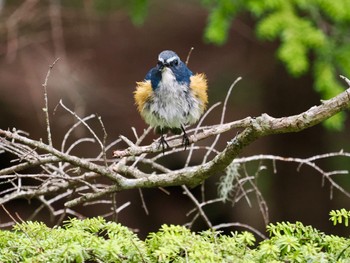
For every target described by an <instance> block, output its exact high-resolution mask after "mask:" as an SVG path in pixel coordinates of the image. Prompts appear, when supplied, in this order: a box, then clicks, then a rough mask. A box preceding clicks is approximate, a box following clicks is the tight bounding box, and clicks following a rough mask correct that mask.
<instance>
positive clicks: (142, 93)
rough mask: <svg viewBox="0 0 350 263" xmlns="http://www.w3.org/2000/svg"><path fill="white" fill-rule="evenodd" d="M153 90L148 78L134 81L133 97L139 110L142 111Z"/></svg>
mask: <svg viewBox="0 0 350 263" xmlns="http://www.w3.org/2000/svg"><path fill="white" fill-rule="evenodd" d="M152 93H153V90H152V85H151V81H150V80H144V81H140V82H136V90H135V91H134V99H135V103H136V105H137V109H138V111H139V112H142V110H143V107H144V105H145V103H146V101H148V100H149V98H150V97H151V96H152Z"/></svg>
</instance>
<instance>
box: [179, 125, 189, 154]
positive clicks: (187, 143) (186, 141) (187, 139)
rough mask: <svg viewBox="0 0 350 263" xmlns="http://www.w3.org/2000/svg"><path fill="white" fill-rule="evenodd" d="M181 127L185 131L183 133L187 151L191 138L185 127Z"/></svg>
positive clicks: (183, 142) (183, 141) (183, 143)
mask: <svg viewBox="0 0 350 263" xmlns="http://www.w3.org/2000/svg"><path fill="white" fill-rule="evenodd" d="M181 129H182V132H183V135H182V145H183V146H185V151H186V149H187V146H189V145H190V140H189V138H188V135H187V133H186V131H185V128H184V127H183V126H181Z"/></svg>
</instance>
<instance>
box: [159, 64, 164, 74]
mask: <svg viewBox="0 0 350 263" xmlns="http://www.w3.org/2000/svg"><path fill="white" fill-rule="evenodd" d="M163 69H164V64H160V65H159V67H158V71H159V72H162V71H163Z"/></svg>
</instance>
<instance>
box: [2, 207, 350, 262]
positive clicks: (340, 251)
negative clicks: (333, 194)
mask: <svg viewBox="0 0 350 263" xmlns="http://www.w3.org/2000/svg"><path fill="white" fill-rule="evenodd" d="M349 214H350V212H349V211H346V210H339V211H332V212H331V213H330V215H331V220H332V221H333V222H335V223H344V222H345V224H348V218H349ZM267 232H268V233H269V235H270V238H269V239H266V240H263V241H261V242H260V243H256V240H255V238H254V236H253V234H252V233H249V232H241V233H238V232H232V233H231V234H229V235H224V234H222V233H220V232H218V231H214V230H207V231H203V232H200V233H195V232H192V231H191V230H189V229H187V228H185V227H183V226H175V225H163V226H162V227H161V228H160V230H159V231H158V232H156V233H150V234H149V235H148V237H147V238H146V240H144V241H143V240H140V239H139V238H138V237H137V236H136V235H135V234H134V233H133V232H132V231H130V230H129V229H128V228H127V227H125V226H122V225H120V224H118V223H114V222H107V221H105V220H104V219H102V218H100V217H97V218H90V219H85V220H78V219H71V220H69V221H68V222H66V223H65V225H64V226H63V227H54V228H49V227H47V226H46V225H45V224H43V223H40V222H25V223H22V224H18V225H16V226H14V227H13V229H12V230H11V231H8V230H6V231H0V262H87V261H88V262H237V263H248V262H349V258H350V249H348V248H349V246H350V240H349V239H348V238H344V237H339V236H334V235H326V234H324V233H322V232H320V231H319V230H317V229H315V228H313V227H311V226H304V225H303V224H302V223H300V222H296V223H294V224H292V223H288V222H281V223H276V224H270V225H268V227H267Z"/></svg>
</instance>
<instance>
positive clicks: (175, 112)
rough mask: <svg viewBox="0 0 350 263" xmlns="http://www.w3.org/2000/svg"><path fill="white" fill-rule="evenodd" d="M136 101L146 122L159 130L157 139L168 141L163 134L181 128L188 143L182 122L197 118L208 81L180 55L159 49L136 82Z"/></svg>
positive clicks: (191, 121)
mask: <svg viewBox="0 0 350 263" xmlns="http://www.w3.org/2000/svg"><path fill="white" fill-rule="evenodd" d="M137 84H138V86H137V88H136V91H135V101H136V104H137V106H138V110H139V111H140V113H141V116H142V117H143V118H144V120H145V121H146V123H148V124H149V125H150V126H151V127H154V128H155V129H156V131H158V132H159V133H160V134H161V141H160V143H161V144H162V146H163V149H164V145H168V144H167V142H166V141H165V139H164V137H163V134H165V133H167V132H168V131H169V130H170V131H172V132H173V133H181V131H183V133H184V137H183V139H184V140H183V142H184V144H185V147H186V146H187V145H188V144H189V140H188V137H187V134H186V132H185V128H184V125H187V124H193V123H195V122H197V121H198V120H199V118H200V116H201V115H202V113H203V111H204V109H205V107H206V104H207V101H208V98H207V93H206V90H207V81H206V78H205V76H204V74H195V75H193V73H192V72H191V70H189V69H188V67H187V66H186V64H185V63H184V62H182V61H181V59H180V58H179V56H178V55H177V54H176V53H175V52H173V51H170V50H165V51H163V52H161V53H160V54H159V56H158V63H157V65H156V66H155V67H154V68H152V69H151V70H150V71H149V72H148V73H147V75H146V77H145V80H144V81H143V82H138V83H137Z"/></svg>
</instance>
